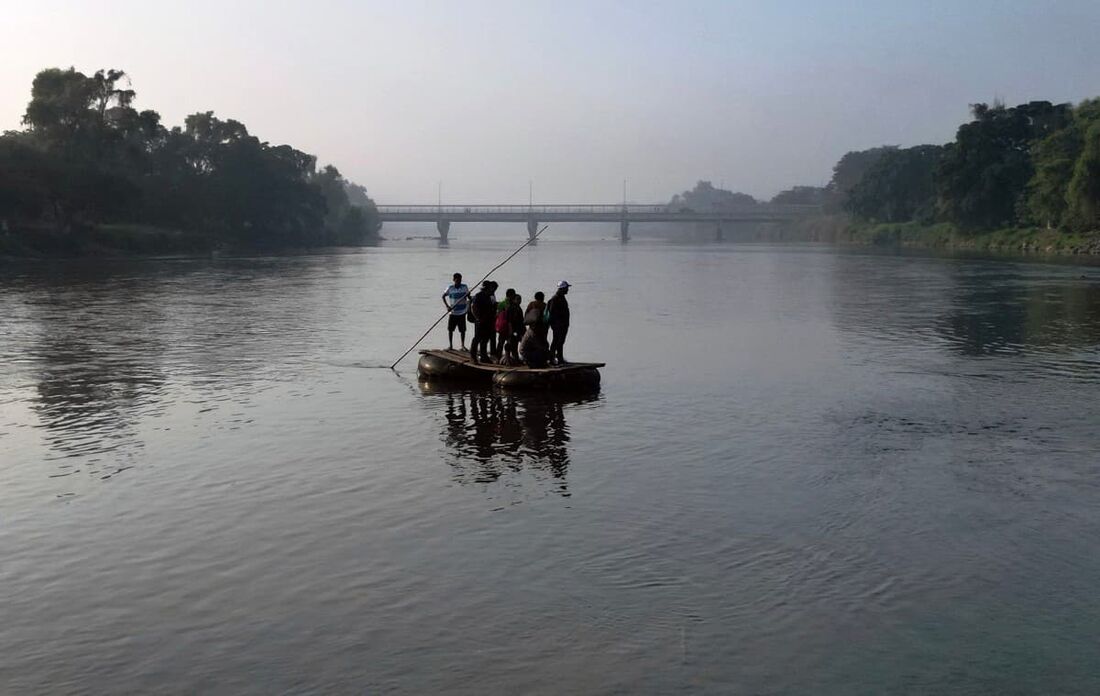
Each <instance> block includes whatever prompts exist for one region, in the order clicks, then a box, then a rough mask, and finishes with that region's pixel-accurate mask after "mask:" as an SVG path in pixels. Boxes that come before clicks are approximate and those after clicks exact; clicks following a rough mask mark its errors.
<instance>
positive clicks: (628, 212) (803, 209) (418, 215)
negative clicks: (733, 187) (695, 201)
mask: <svg viewBox="0 0 1100 696" xmlns="http://www.w3.org/2000/svg"><path fill="white" fill-rule="evenodd" d="M820 211H821V207H820V206H816V205H772V204H770V203H757V204H755V205H745V206H738V207H737V208H727V209H725V210H714V211H702V212H697V211H694V210H691V209H688V208H680V209H677V210H674V209H672V208H671V207H669V206H668V205H665V204H658V205H637V204H626V205H623V204H619V205H380V206H378V215H379V218H380V219H381V221H382V222H434V223H435V227H436V230H438V231H439V240H440V241H441V242H446V241H447V236H448V235H449V234H450V231H451V223H452V222H519V223H524V224H526V225H527V234H528V236H529V237H532V238H533V237H534V236H535V234H536V233H537V232H538V229H539V226H540V225H542V223H546V222H611V223H616V222H617V223H619V237H620V239H622V241H624V242H625V241H627V240H628V239H630V224H631V223H634V222H674V223H691V224H699V223H704V224H712V225H714V230H715V233H714V236H715V239H717V240H718V241H722V239H723V225H725V224H727V223H737V222H788V221H790V220H795V219H798V218H800V217H806V216H808V215H813V214H815V213H818V212H820Z"/></svg>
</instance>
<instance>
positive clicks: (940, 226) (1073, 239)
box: [831, 222, 1100, 255]
mask: <svg viewBox="0 0 1100 696" xmlns="http://www.w3.org/2000/svg"><path fill="white" fill-rule="evenodd" d="M831 241H833V242H836V243H839V244H859V245H867V246H900V247H909V248H922V249H951V250H966V251H987V252H995V253H1012V254H1018V253H1025V254H1060V255H1065V254H1100V232H1073V231H1062V230H1056V229H1047V228H1042V227H1007V228H1002V229H997V230H982V231H979V232H963V231H960V230H959V228H957V227H955V226H954V225H952V224H951V223H946V222H941V223H935V224H931V225H925V224H921V223H919V222H898V223H880V224H867V223H863V224H860V223H855V224H849V225H847V226H845V227H844V228H843V229H842V230H840V231H839V232H838V233H837V234H836V235H835V236H834V237H833V239H832V240H831Z"/></svg>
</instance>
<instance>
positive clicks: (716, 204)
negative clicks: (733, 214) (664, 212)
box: [668, 181, 756, 213]
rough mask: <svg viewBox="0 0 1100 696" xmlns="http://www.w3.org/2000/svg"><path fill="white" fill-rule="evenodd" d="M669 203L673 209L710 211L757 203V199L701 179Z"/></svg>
mask: <svg viewBox="0 0 1100 696" xmlns="http://www.w3.org/2000/svg"><path fill="white" fill-rule="evenodd" d="M668 205H669V208H670V209H672V210H683V209H686V210H692V211H694V212H697V213H704V212H708V213H709V212H717V211H723V210H727V211H728V210H736V209H737V208H743V207H745V206H750V205H756V199H755V198H753V197H752V196H750V195H749V194H747V193H734V192H732V191H727V190H725V189H720V188H715V187H714V185H713V184H712V183H710V182H709V181H699V182H697V183H696V184H695V188H693V189H691V190H690V191H684V192H683V193H679V194H676V195H675V196H673V197H672V200H671V201H669V204H668Z"/></svg>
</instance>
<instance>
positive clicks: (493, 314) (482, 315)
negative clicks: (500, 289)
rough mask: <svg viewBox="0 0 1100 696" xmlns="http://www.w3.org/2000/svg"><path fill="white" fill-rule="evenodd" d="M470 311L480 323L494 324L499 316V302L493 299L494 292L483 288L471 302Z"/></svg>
mask: <svg viewBox="0 0 1100 696" xmlns="http://www.w3.org/2000/svg"><path fill="white" fill-rule="evenodd" d="M470 313H471V314H473V315H474V321H475V322H477V323H478V324H487V325H489V326H492V325H493V322H494V321H496V318H497V303H496V301H495V300H494V299H493V293H491V292H489V291H488V290H485V289H482V290H481V291H480V292H478V293H477V294H476V295H474V299H473V301H472V302H471V303H470Z"/></svg>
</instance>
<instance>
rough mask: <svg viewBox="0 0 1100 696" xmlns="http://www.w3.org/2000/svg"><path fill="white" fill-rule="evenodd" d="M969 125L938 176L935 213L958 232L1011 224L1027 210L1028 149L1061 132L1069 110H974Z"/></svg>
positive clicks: (1035, 106)
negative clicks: (956, 228)
mask: <svg viewBox="0 0 1100 696" xmlns="http://www.w3.org/2000/svg"><path fill="white" fill-rule="evenodd" d="M971 110H972V112H973V115H974V120H972V121H971V122H970V123H965V124H963V125H962V126H960V127H959V130H958V133H957V135H956V138H955V142H953V143H951V144H950V145H948V146H947V148H946V150H945V151H944V154H943V158H942V159H941V161H940V167H939V170H938V172H937V177H936V178H937V209H938V213H939V214H940V215H941V216H942V217H943V218H944V219H946V220H948V221H950V222H954V223H956V224H957V225H959V226H960V227H962V228H963V229H983V228H984V229H989V228H995V227H1002V226H1009V225H1012V224H1015V223H1016V221H1017V220H1018V218H1019V211H1020V210H1022V209H1026V206H1025V200H1024V195H1025V192H1026V187H1027V185H1028V182H1029V181H1031V178H1032V176H1033V174H1034V171H1035V170H1034V167H1033V165H1032V161H1031V148H1032V146H1033V144H1034V143H1035V142H1036V141H1038V140H1040V139H1042V138H1044V137H1047V136H1049V135H1050V134H1051V133H1053V132H1055V131H1057V130H1058V129H1060V128H1064V127H1065V126H1066V125H1067V124H1068V123H1069V120H1070V118H1071V114H1072V109H1071V107H1070V105H1069V104H1058V105H1052V104H1051V103H1050V102H1043V101H1040V102H1029V103H1027V104H1021V105H1020V106H1017V107H1013V108H1005V107H1004V106H1003V105H1000V104H995V105H993V106H988V105H986V104H974V105H973V106H972V107H971Z"/></svg>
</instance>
